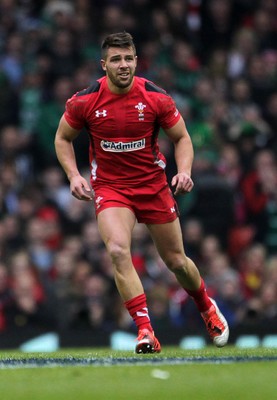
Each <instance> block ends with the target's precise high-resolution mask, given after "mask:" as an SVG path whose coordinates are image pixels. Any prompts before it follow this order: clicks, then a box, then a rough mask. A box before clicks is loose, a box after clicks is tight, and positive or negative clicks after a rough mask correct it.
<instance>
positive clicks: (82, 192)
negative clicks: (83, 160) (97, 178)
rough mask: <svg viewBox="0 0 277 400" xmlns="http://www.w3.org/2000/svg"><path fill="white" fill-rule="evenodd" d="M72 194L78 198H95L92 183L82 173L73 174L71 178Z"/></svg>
mask: <svg viewBox="0 0 277 400" xmlns="http://www.w3.org/2000/svg"><path fill="white" fill-rule="evenodd" d="M70 191H71V194H72V195H73V196H74V197H76V199H78V200H84V201H91V200H93V192H92V190H91V187H90V185H89V184H88V183H87V181H86V180H85V178H83V177H82V176H81V175H77V176H73V177H72V178H71V180H70Z"/></svg>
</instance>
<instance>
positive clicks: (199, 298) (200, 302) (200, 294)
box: [186, 278, 213, 313]
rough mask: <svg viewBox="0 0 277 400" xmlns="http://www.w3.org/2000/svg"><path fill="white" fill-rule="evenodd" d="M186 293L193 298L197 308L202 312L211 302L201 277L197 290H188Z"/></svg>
mask: <svg viewBox="0 0 277 400" xmlns="http://www.w3.org/2000/svg"><path fill="white" fill-rule="evenodd" d="M186 291H187V293H188V294H189V295H190V296H191V297H192V298H193V300H194V302H195V304H196V306H197V308H198V310H199V311H200V312H201V313H202V312H205V311H207V310H208V309H209V308H210V307H211V306H212V305H213V303H212V302H211V300H210V298H209V296H208V295H207V291H206V288H205V283H204V280H203V279H202V278H201V285H200V288H199V289H197V290H188V289H186Z"/></svg>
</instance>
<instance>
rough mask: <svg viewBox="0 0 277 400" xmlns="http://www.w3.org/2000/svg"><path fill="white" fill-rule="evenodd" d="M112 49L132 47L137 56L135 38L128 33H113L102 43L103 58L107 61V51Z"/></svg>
mask: <svg viewBox="0 0 277 400" xmlns="http://www.w3.org/2000/svg"><path fill="white" fill-rule="evenodd" d="M110 47H120V48H128V47H131V48H132V49H133V50H134V53H135V54H136V47H135V45H134V41H133V37H132V35H130V33H128V32H118V33H112V34H110V35H109V36H107V37H106V38H105V39H104V40H103V42H102V46H101V49H102V52H101V55H102V58H103V59H105V58H106V56H107V50H108V49H109V48H110Z"/></svg>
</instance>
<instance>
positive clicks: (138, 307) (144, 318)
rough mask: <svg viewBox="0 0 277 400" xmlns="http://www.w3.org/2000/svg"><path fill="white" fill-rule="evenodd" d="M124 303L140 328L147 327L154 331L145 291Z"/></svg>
mask: <svg viewBox="0 0 277 400" xmlns="http://www.w3.org/2000/svg"><path fill="white" fill-rule="evenodd" d="M124 304H125V307H126V308H127V310H128V311H129V314H130V315H131V317H132V318H133V320H134V322H135V324H136V326H137V327H138V329H144V328H146V329H149V330H150V331H151V332H152V331H153V328H152V326H151V323H150V318H149V315H148V308H147V304H146V296H145V294H144V293H143V294H140V295H138V296H136V297H134V298H133V299H131V300H128V301H126V302H125V303H124Z"/></svg>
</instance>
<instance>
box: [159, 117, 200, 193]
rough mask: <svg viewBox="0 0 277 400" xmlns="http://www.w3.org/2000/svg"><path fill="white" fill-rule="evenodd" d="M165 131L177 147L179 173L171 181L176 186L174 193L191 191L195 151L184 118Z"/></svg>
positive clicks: (176, 157) (176, 158)
mask: <svg viewBox="0 0 277 400" xmlns="http://www.w3.org/2000/svg"><path fill="white" fill-rule="evenodd" d="M165 132H166V134H167V136H168V137H169V138H170V139H171V140H172V142H173V143H174V147H175V161H176V165H177V174H176V175H175V176H174V177H173V178H172V181H171V184H172V186H176V188H175V193H174V194H179V193H187V192H190V191H191V190H192V188H193V181H192V179H191V168H192V162H193V156H194V152H193V146H192V142H191V139H190V136H189V134H188V131H187V128H186V125H185V122H184V120H183V118H180V119H179V121H178V122H177V124H176V125H174V126H173V127H172V128H170V129H166V131H165Z"/></svg>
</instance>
